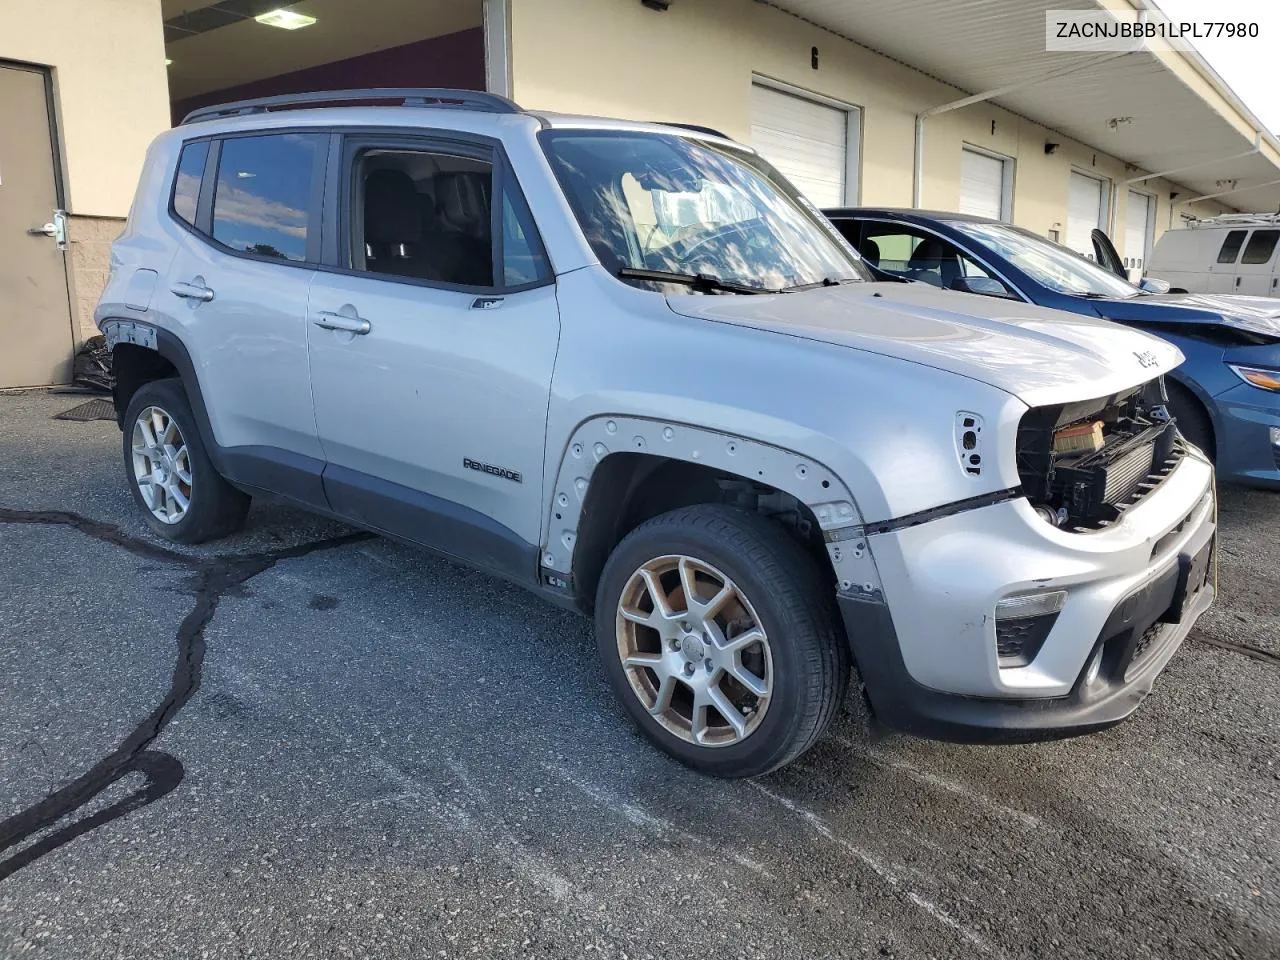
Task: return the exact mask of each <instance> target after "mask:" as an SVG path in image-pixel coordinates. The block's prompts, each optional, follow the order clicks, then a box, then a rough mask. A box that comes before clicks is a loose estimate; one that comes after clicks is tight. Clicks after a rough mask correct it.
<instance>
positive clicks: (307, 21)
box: [253, 10, 316, 30]
mask: <svg viewBox="0 0 1280 960" xmlns="http://www.w3.org/2000/svg"><path fill="white" fill-rule="evenodd" d="M253 19H255V20H257V21H258V22H259V23H265V24H266V25H267V26H268V27H279V28H280V29H281V30H300V29H302V28H303V27H309V26H311V25H312V24H313V23H315V22H316V18H315V17H308V16H307V15H306V14H305V13H294V12H293V11H292V10H268V11H267V12H266V13H260V14H258V15H257V16H256V17H254V18H253Z"/></svg>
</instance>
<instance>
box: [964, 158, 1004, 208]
mask: <svg viewBox="0 0 1280 960" xmlns="http://www.w3.org/2000/svg"><path fill="white" fill-rule="evenodd" d="M1004 178H1005V162H1004V161H1003V160H1001V159H999V158H998V157H991V156H988V155H987V154H985V153H979V152H978V151H977V150H970V149H969V148H968V147H966V148H965V149H964V150H963V151H962V156H961V160H960V212H961V213H968V214H971V215H973V216H975V217H990V218H991V219H992V220H1002V219H1004V213H1005V211H1004V195H1005V183H1004Z"/></svg>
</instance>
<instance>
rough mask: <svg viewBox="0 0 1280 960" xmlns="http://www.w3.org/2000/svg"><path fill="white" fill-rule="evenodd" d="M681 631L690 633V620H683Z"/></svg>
mask: <svg viewBox="0 0 1280 960" xmlns="http://www.w3.org/2000/svg"><path fill="white" fill-rule="evenodd" d="M680 629H681V630H683V631H684V632H685V633H688V632H689V621H688V620H681V621H680Z"/></svg>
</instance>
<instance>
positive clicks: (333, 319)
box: [314, 310, 373, 336]
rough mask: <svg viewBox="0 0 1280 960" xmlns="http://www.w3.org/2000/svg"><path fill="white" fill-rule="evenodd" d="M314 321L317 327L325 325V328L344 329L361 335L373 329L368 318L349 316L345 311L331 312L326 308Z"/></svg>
mask: <svg viewBox="0 0 1280 960" xmlns="http://www.w3.org/2000/svg"><path fill="white" fill-rule="evenodd" d="M314 323H315V325H316V326H317V327H323V328H324V329H325V330H344V331H346V332H347V333H354V334H358V335H359V336H364V335H365V334H366V333H368V332H369V331H370V330H372V329H373V326H372V324H370V323H369V321H368V320H364V319H362V318H360V317H349V316H347V315H346V314H344V313H329V312H328V311H325V310H322V311H320V312H319V313H317V314H316V319H315V321H314Z"/></svg>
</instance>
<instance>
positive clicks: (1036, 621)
mask: <svg viewBox="0 0 1280 960" xmlns="http://www.w3.org/2000/svg"><path fill="white" fill-rule="evenodd" d="M1057 619H1058V615H1057V614H1056V613H1042V614H1040V615H1039V616H1035V617H1017V618H1016V619H1009V620H997V621H996V653H997V654H998V656H999V660H1000V666H1001V668H1002V669H1003V668H1007V667H1025V666H1026V665H1027V664H1029V663H1030V662H1031V661H1032V660H1034V659H1035V658H1036V654H1038V653H1039V652H1040V648H1041V647H1043V646H1044V641H1045V639H1046V638H1047V637H1048V636H1049V631H1050V630H1052V629H1053V624H1054V622H1055V621H1056V620H1057Z"/></svg>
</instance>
